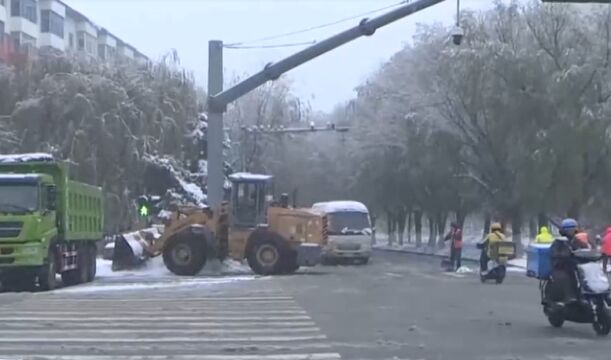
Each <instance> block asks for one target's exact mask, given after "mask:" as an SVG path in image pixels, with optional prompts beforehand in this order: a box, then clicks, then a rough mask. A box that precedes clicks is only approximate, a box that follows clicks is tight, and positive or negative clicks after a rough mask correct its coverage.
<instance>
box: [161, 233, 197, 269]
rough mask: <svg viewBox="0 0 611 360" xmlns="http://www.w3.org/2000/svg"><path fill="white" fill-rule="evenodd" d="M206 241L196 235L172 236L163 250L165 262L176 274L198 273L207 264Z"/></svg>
mask: <svg viewBox="0 0 611 360" xmlns="http://www.w3.org/2000/svg"><path fill="white" fill-rule="evenodd" d="M204 242H205V240H204V239H201V238H198V237H195V236H178V237H176V238H170V241H169V243H168V244H167V246H166V247H165V249H164V250H163V263H164V264H165V266H166V267H167V268H168V270H170V271H171V272H172V273H173V274H175V275H180V276H193V275H197V274H198V273H199V272H200V271H201V270H202V269H203V268H204V266H205V265H206V251H205V248H204Z"/></svg>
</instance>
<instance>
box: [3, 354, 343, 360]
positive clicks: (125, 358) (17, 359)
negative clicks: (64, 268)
mask: <svg viewBox="0 0 611 360" xmlns="http://www.w3.org/2000/svg"><path fill="white" fill-rule="evenodd" d="M0 359H1V360H28V359H36V360H168V359H172V360H338V359H341V356H340V354H338V353H313V354H280V355H275V354H274V355H172V357H171V358H170V357H168V356H166V355H150V356H147V355H119V356H115V355H0Z"/></svg>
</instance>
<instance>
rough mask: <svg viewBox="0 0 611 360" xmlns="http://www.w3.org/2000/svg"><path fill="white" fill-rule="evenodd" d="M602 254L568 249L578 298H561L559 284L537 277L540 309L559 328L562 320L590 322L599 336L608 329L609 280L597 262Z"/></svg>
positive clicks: (609, 318) (609, 317) (610, 325)
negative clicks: (538, 279)
mask: <svg viewBox="0 0 611 360" xmlns="http://www.w3.org/2000/svg"><path fill="white" fill-rule="evenodd" d="M601 258H602V254H601V253H600V252H599V251H597V250H591V249H582V250H573V251H571V260H572V261H573V263H574V265H575V266H574V270H573V274H572V275H573V276H575V279H576V280H577V282H576V283H577V298H576V299H569V300H566V299H564V297H565V296H564V292H563V291H562V286H561V285H562V284H559V281H557V282H554V278H553V275H552V276H551V277H550V278H549V279H543V280H540V283H539V289H540V291H541V304H542V305H543V312H544V313H545V315H546V316H547V319H548V321H549V323H550V324H551V325H552V326H553V327H557V328H559V327H562V325H563V324H564V322H565V321H572V322H576V323H583V324H592V327H593V328H594V331H595V332H596V333H597V334H599V335H608V334H609V332H610V331H611V312H610V310H609V307H610V306H611V299H610V298H609V295H610V293H611V289H610V287H609V279H608V278H607V276H606V275H605V273H604V272H603V269H602V265H601V264H600V261H599V260H600V259H601Z"/></svg>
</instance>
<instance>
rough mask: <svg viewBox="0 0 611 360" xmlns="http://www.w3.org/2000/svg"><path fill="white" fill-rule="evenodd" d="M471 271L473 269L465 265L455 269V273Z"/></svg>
mask: <svg viewBox="0 0 611 360" xmlns="http://www.w3.org/2000/svg"><path fill="white" fill-rule="evenodd" d="M472 272H473V270H472V269H470V268H468V267H466V266H461V267H459V268H458V269H456V273H457V274H470V273H472Z"/></svg>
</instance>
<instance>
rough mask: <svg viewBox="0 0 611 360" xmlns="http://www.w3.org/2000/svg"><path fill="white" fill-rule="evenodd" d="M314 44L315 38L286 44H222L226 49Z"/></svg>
mask: <svg viewBox="0 0 611 360" xmlns="http://www.w3.org/2000/svg"><path fill="white" fill-rule="evenodd" d="M314 44H316V40H312V41H304V42H296V43H287V44H274V45H250V46H249V45H233V44H230V45H225V46H223V47H224V48H226V49H238V50H239V49H275V48H285V47H294V46H304V45H314Z"/></svg>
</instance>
